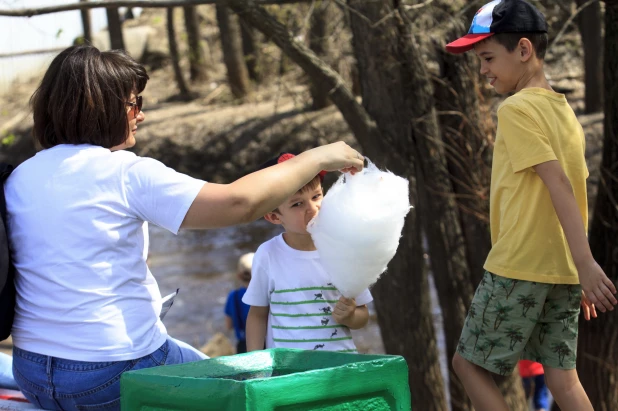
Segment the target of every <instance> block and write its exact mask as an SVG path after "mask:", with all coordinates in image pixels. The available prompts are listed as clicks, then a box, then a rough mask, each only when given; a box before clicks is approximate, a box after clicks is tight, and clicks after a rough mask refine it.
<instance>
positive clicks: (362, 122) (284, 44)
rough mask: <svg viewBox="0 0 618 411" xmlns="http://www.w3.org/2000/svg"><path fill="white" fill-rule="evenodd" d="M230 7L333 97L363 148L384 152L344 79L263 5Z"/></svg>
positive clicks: (243, 2)
mask: <svg viewBox="0 0 618 411" xmlns="http://www.w3.org/2000/svg"><path fill="white" fill-rule="evenodd" d="M226 4H227V6H228V7H230V8H231V9H232V10H234V11H235V12H236V13H237V14H238V15H239V16H240V17H241V18H242V19H243V21H245V22H247V23H248V24H250V25H252V26H253V27H255V28H256V29H258V30H259V31H261V32H262V33H263V34H264V35H265V36H266V38H268V39H270V40H271V41H272V42H274V43H275V44H276V45H277V46H279V48H281V50H282V51H283V52H284V53H285V54H286V55H287V56H288V57H289V58H290V59H291V60H292V61H294V62H295V63H296V64H298V65H299V66H300V68H302V69H303V71H304V72H305V73H306V74H307V75H308V76H309V77H310V78H311V81H312V82H313V83H314V84H316V85H317V86H318V87H320V88H322V89H323V90H325V91H326V92H327V93H328V94H329V98H330V99H331V101H332V102H333V103H334V104H335V105H336V106H337V108H338V109H339V111H340V112H341V114H342V115H343V118H344V119H345V120H346V122H347V124H348V126H349V127H350V130H351V131H352V133H354V136H355V137H356V139H357V140H358V141H359V142H360V143H361V145H362V146H363V147H375V150H376V152H378V151H379V150H380V149H381V139H380V138H378V135H379V131H378V129H377V127H376V124H375V122H374V121H373V119H372V118H371V116H370V115H369V113H367V111H366V110H365V109H364V108H363V106H362V105H361V104H359V103H358V102H357V101H356V99H355V98H354V96H353V95H352V93H351V92H350V90H348V88H347V87H346V86H345V83H344V81H343V79H342V78H341V76H340V75H339V74H338V73H337V72H336V71H334V70H333V69H332V68H331V67H330V66H329V65H328V64H326V63H325V62H323V61H322V60H320V58H319V57H318V56H316V55H315V53H314V52H313V51H311V50H310V49H309V48H308V47H307V46H306V45H305V44H303V43H302V42H300V41H298V40H297V39H296V38H294V36H293V35H292V34H291V33H290V32H289V30H288V29H287V28H286V27H285V26H284V25H282V24H281V23H279V22H278V21H277V20H276V19H275V18H274V17H272V16H271V15H270V14H268V12H267V11H266V10H264V9H263V8H261V7H260V6H259V4H260V2H259V1H257V0H227V2H226Z"/></svg>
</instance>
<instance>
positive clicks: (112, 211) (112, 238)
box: [4, 145, 204, 361]
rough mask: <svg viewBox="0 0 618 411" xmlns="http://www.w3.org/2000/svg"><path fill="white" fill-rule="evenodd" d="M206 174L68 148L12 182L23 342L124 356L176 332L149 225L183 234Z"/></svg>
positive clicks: (22, 169)
mask: <svg viewBox="0 0 618 411" xmlns="http://www.w3.org/2000/svg"><path fill="white" fill-rule="evenodd" d="M203 185H204V181H201V180H197V179H194V178H191V177H189V176H187V175H184V174H181V173H177V172H176V171H174V170H172V169H171V168H168V167H166V166H165V165H163V164H162V163H161V162H159V161H156V160H153V159H150V158H142V157H138V156H136V155H135V154H133V153H131V152H127V151H115V152H111V151H110V150H108V149H105V148H102V147H99V146H91V145H58V146H55V147H53V148H50V149H47V150H43V151H41V152H39V153H37V154H36V155H35V156H34V157H32V158H30V159H29V160H27V161H25V162H24V163H22V164H21V165H20V166H19V167H17V168H16V169H15V170H14V171H13V173H12V174H11V176H10V177H9V178H8V180H7V182H6V184H5V189H4V190H5V196H6V204H7V216H8V230H9V240H10V247H11V255H12V257H13V262H14V264H15V268H16V278H15V286H16V289H17V302H16V307H15V320H14V323H13V330H12V335H13V343H14V344H15V346H17V347H19V348H21V349H24V350H28V351H32V352H36V353H39V354H43V355H50V356H54V357H60V358H67V359H72V360H78V361H121V360H130V359H136V358H140V357H143V356H145V355H148V354H150V353H152V352H154V351H155V350H156V349H157V348H158V347H160V346H161V345H162V344H163V343H164V342H165V339H166V338H167V332H166V330H165V326H164V325H163V323H162V322H161V321H160V320H159V313H160V311H161V294H160V292H159V287H158V285H157V282H156V280H155V279H154V277H153V276H152V274H151V272H150V270H149V269H148V266H147V265H146V258H147V255H148V223H147V222H152V223H153V224H156V225H158V226H160V227H162V228H165V229H167V230H169V231H171V232H173V233H175V234H176V233H177V232H178V230H179V228H180V225H181V224H182V221H183V220H184V217H185V215H186V213H187V211H188V209H189V207H190V206H191V204H192V203H193V200H194V199H195V197H196V196H197V194H198V192H199V191H200V189H201V188H202V187H203Z"/></svg>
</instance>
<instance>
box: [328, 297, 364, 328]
mask: <svg viewBox="0 0 618 411" xmlns="http://www.w3.org/2000/svg"><path fill="white" fill-rule="evenodd" d="M333 318H334V319H335V321H337V323H338V324H341V325H345V326H346V327H348V328H350V329H352V330H358V329H359V328H363V327H364V326H365V325H367V321H369V310H368V309H367V306H366V305H362V306H357V305H356V301H355V300H354V299H353V298H345V297H341V298H339V301H337V305H335V310H334V311H333Z"/></svg>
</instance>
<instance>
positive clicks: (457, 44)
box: [446, 33, 494, 54]
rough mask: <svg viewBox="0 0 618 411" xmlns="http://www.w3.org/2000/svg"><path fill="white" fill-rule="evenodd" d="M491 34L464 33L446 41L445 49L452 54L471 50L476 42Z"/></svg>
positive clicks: (491, 34)
mask: <svg viewBox="0 0 618 411" xmlns="http://www.w3.org/2000/svg"><path fill="white" fill-rule="evenodd" d="M493 35H494V33H480V34H466V35H465V36H463V37H460V38H458V39H457V40H455V41H452V42H450V43H448V44H447V45H446V51H448V52H449V53H453V54H460V53H465V52H466V51H470V50H472V49H473V48H474V45H475V44H476V43H478V42H480V41H483V40H485V39H486V38H488V37H491V36H493Z"/></svg>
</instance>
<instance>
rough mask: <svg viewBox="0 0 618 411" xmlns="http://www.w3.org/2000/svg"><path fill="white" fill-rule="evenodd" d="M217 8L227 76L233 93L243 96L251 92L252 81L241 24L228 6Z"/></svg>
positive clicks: (239, 96)
mask: <svg viewBox="0 0 618 411" xmlns="http://www.w3.org/2000/svg"><path fill="white" fill-rule="evenodd" d="M216 8H217V23H218V24H219V33H220V35H221V47H222V48H223V61H224V63H225V67H226V69H227V78H228V81H229V83H230V88H231V90H232V94H234V96H235V97H236V98H243V97H245V96H247V95H248V94H249V93H250V91H251V82H250V81H249V73H248V71H247V65H246V64H245V58H244V55H243V51H242V39H241V36H240V26H239V24H238V20H237V17H236V16H235V15H233V14H232V13H230V9H229V8H228V7H227V6H223V5H220V4H217V6H216Z"/></svg>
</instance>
